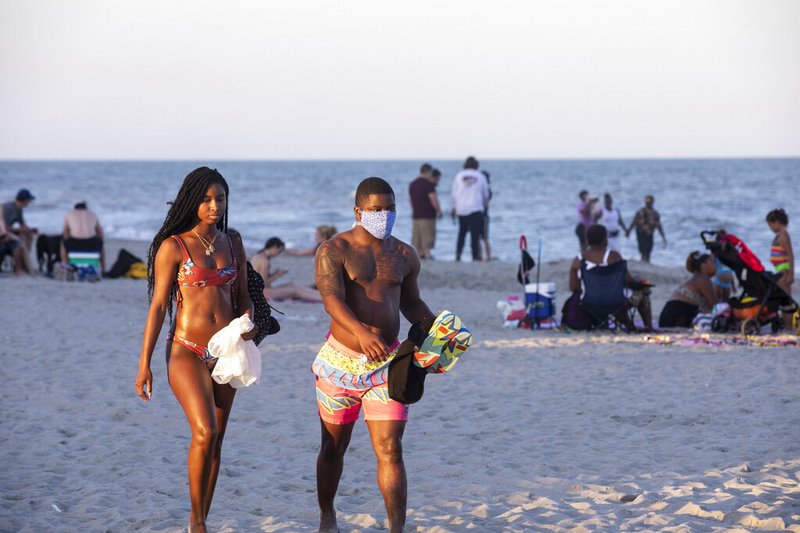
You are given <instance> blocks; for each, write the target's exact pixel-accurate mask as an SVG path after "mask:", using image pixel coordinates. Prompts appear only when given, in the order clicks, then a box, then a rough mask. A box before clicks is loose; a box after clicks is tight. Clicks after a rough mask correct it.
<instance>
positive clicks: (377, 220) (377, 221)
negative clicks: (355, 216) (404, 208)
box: [356, 211, 397, 239]
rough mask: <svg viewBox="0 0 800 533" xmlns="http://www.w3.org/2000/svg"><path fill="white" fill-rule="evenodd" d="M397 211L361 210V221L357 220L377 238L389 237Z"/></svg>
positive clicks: (358, 223)
mask: <svg viewBox="0 0 800 533" xmlns="http://www.w3.org/2000/svg"><path fill="white" fill-rule="evenodd" d="M396 216H397V213H395V212H394V211H361V222H356V225H360V226H361V227H363V228H364V229H365V230H367V231H368V232H369V234H370V235H372V236H373V237H375V238H376V239H388V238H389V237H390V236H391V235H392V227H393V226H394V219H395V217H396Z"/></svg>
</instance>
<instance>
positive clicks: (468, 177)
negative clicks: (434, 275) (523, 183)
mask: <svg viewBox="0 0 800 533" xmlns="http://www.w3.org/2000/svg"><path fill="white" fill-rule="evenodd" d="M479 166H480V165H479V163H478V160H477V159H475V158H474V157H472V156H469V157H468V158H467V160H466V161H464V170H462V171H461V172H459V173H458V174H456V177H455V179H454V180H453V189H452V197H453V209H452V211H451V212H450V216H451V217H452V218H453V219H455V218H456V216H458V240H457V241H456V261H461V252H462V251H463V250H464V240H465V238H466V235H467V232H469V235H470V246H471V248H472V260H473V261H480V260H481V247H480V238H481V235H482V232H483V223H484V216H485V211H486V208H487V207H488V205H489V184H488V183H487V182H486V176H484V175H483V173H481V172H480V171H479V170H478V168H479Z"/></svg>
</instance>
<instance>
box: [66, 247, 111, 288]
mask: <svg viewBox="0 0 800 533" xmlns="http://www.w3.org/2000/svg"><path fill="white" fill-rule="evenodd" d="M64 247H65V248H66V249H67V260H68V262H69V264H70V265H72V266H73V267H75V269H76V272H77V274H78V279H79V280H81V281H84V280H85V281H98V280H99V279H100V276H101V274H100V273H101V271H102V270H101V264H100V263H101V260H100V257H101V253H102V247H103V242H102V241H101V240H100V239H98V238H96V237H95V238H91V239H65V240H64Z"/></svg>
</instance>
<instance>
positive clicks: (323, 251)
mask: <svg viewBox="0 0 800 533" xmlns="http://www.w3.org/2000/svg"><path fill="white" fill-rule="evenodd" d="M352 237H353V230H352V229H349V230H347V231H343V232H341V233H337V234H336V235H334V236H333V237H331V238H330V239H328V240H327V241H323V242H322V244H320V245H319V247H318V248H317V254H316V255H317V257H320V256H322V255H330V254H340V253H343V252H345V251H347V250H349V249H350V248H351V246H352V242H353V240H352Z"/></svg>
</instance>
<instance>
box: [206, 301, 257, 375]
mask: <svg viewBox="0 0 800 533" xmlns="http://www.w3.org/2000/svg"><path fill="white" fill-rule="evenodd" d="M254 327H255V324H253V322H252V320H250V316H249V315H247V314H244V315H242V316H240V317H237V318H234V319H233V320H231V323H230V324H228V325H227V326H225V327H224V328H222V329H221V330H219V331H218V332H216V333H215V334H214V336H213V337H211V339H209V341H208V352H209V353H210V354H211V355H212V356H213V357H217V358H218V359H217V363H216V364H215V365H214V370H212V371H211V378H212V379H213V380H214V381H216V382H217V383H220V384H225V383H227V384H228V385H230V386H231V387H233V388H234V389H239V388H241V387H249V386H250V385H252V384H253V383H258V381H259V379H260V378H261V352H259V351H258V348H257V347H256V345H255V343H254V342H253V341H252V340H249V341H246V340H244V339H243V338H242V333H247V332H248V331H250V330H252V329H253V328H254Z"/></svg>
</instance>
